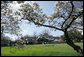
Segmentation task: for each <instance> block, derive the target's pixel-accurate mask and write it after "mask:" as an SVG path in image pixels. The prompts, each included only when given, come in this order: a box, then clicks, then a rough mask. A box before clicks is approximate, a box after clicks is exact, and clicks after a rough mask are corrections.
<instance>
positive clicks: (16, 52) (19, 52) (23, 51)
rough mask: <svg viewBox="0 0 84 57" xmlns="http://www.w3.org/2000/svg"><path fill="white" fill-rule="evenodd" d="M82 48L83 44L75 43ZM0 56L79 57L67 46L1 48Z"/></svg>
mask: <svg viewBox="0 0 84 57" xmlns="http://www.w3.org/2000/svg"><path fill="white" fill-rule="evenodd" d="M76 44H77V45H79V46H81V48H83V43H76ZM1 56H81V54H79V53H77V52H76V51H74V50H73V48H72V47H70V46H68V45H67V44H46V45H28V46H26V47H24V48H19V49H17V48H14V47H13V48H11V50H10V47H2V48H1Z"/></svg>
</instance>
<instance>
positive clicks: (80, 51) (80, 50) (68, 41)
mask: <svg viewBox="0 0 84 57" xmlns="http://www.w3.org/2000/svg"><path fill="white" fill-rule="evenodd" d="M64 35H65V40H66V43H67V44H68V45H70V46H71V47H72V48H73V49H74V50H75V51H77V52H78V53H80V54H82V55H83V50H82V49H81V48H80V46H77V45H75V44H74V43H73V41H72V40H71V39H70V38H69V36H68V32H67V30H66V31H64Z"/></svg>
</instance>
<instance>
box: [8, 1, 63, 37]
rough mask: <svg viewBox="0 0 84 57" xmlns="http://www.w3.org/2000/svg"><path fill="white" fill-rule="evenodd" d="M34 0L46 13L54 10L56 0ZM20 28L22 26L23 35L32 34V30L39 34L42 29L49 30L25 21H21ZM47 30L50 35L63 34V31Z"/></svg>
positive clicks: (48, 13)
mask: <svg viewBox="0 0 84 57" xmlns="http://www.w3.org/2000/svg"><path fill="white" fill-rule="evenodd" d="M36 2H37V3H38V4H39V5H40V7H41V8H42V9H43V12H44V13H46V15H50V14H51V13H52V11H53V10H54V5H55V2H56V1H36ZM21 28H22V32H21V33H22V34H23V35H30V36H32V35H33V34H34V32H36V34H37V35H39V33H41V32H42V31H44V30H49V28H46V27H36V25H34V24H27V23H26V22H22V24H21ZM49 31H50V35H53V36H61V35H63V32H61V31H58V30H57V31H53V30H49ZM7 35H8V34H7ZM12 37H13V39H15V37H16V36H15V35H13V36H12Z"/></svg>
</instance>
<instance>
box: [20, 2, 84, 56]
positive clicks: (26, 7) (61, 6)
mask: <svg viewBox="0 0 84 57" xmlns="http://www.w3.org/2000/svg"><path fill="white" fill-rule="evenodd" d="M20 11H21V13H22V14H21V17H22V19H26V20H28V21H30V22H33V23H34V24H35V25H38V26H44V27H49V28H53V29H55V30H60V31H63V32H64V35H65V38H66V43H67V44H68V45H70V46H71V47H73V49H74V50H76V51H77V52H79V53H81V54H83V50H82V49H81V48H80V47H79V46H77V45H75V44H74V43H73V41H72V40H71V38H70V37H69V35H68V32H67V31H68V30H70V29H71V28H74V27H77V28H78V27H79V26H76V25H77V24H78V21H79V20H81V19H82V18H83V1H58V2H57V3H56V5H55V9H54V12H53V13H52V14H51V16H46V15H45V14H44V13H43V12H42V9H41V8H40V6H39V5H38V4H37V3H36V2H35V3H33V4H32V5H30V4H23V5H22V6H21V9H20ZM78 25H80V24H78Z"/></svg>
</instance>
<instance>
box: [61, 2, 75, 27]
mask: <svg viewBox="0 0 84 57" xmlns="http://www.w3.org/2000/svg"><path fill="white" fill-rule="evenodd" d="M70 3H71V5H72V10H71V12H70V14H69V16H68V17H67V18H66V19H65V21H64V22H63V24H62V26H61V28H63V25H64V24H65V23H66V21H67V20H68V19H69V18H70V16H71V14H72V12H73V8H74V5H73V2H72V1H71V2H70Z"/></svg>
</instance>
